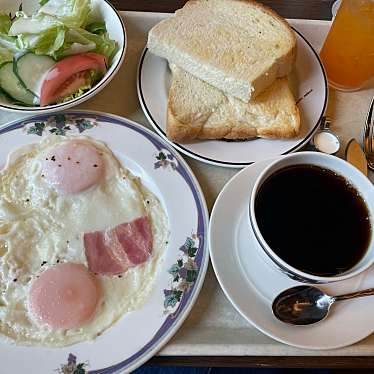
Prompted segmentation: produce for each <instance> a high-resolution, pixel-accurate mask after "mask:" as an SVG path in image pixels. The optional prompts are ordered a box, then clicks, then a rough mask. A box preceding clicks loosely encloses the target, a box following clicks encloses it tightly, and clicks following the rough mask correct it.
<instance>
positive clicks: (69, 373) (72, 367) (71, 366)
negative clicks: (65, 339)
mask: <svg viewBox="0 0 374 374" xmlns="http://www.w3.org/2000/svg"><path fill="white" fill-rule="evenodd" d="M87 366H88V364H87V363H85V362H81V363H79V364H77V357H76V356H74V355H73V354H72V353H70V354H69V357H68V363H67V364H64V365H61V366H60V368H58V369H57V372H58V373H60V374H87V371H86V367H87Z"/></svg>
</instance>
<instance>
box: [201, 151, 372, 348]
mask: <svg viewBox="0 0 374 374" xmlns="http://www.w3.org/2000/svg"><path fill="white" fill-rule="evenodd" d="M282 156H283V155H280V156H277V157H273V158H269V159H266V160H261V161H258V162H256V163H254V164H251V165H248V166H247V167H246V168H244V169H242V170H241V171H240V172H238V173H236V174H235V175H234V176H233V177H232V178H231V179H230V180H229V181H228V182H227V183H226V184H225V185H224V187H223V188H222V190H221V191H220V193H219V195H218V196H217V199H216V201H215V203H214V206H213V208H212V212H211V215H210V224H209V230H208V245H209V253H210V261H211V263H212V267H213V270H214V274H215V276H216V278H217V280H218V283H219V285H220V287H221V289H222V290H223V292H224V294H225V296H226V297H227V299H228V300H229V301H230V303H231V305H232V306H233V307H234V308H235V310H236V311H237V312H238V313H239V314H240V315H241V316H242V317H243V318H244V319H245V320H246V321H247V322H248V323H249V324H251V325H252V326H254V327H255V328H256V329H257V330H259V331H260V332H262V333H263V334H265V335H266V336H268V337H270V338H272V339H274V340H275V341H278V342H280V343H282V344H286V345H288V346H292V347H296V348H301V349H306V350H311V351H317V350H323V351H331V350H335V349H339V348H344V347H348V346H350V345H352V344H355V343H357V342H359V341H361V340H363V339H365V338H367V337H368V336H370V335H371V334H373V333H374V328H372V329H371V330H370V331H368V332H367V333H365V335H364V336H360V337H358V338H352V339H351V340H349V341H346V342H345V343H342V344H336V345H333V346H328V347H327V346H310V345H305V344H297V343H293V342H291V341H290V340H287V339H284V338H281V337H278V336H276V335H275V334H273V333H272V332H270V331H267V330H266V329H265V328H263V327H262V326H259V325H258V324H257V322H255V321H253V319H252V318H250V316H248V315H247V314H246V313H245V312H244V311H243V310H242V309H241V308H240V307H239V306H238V305H236V303H235V302H234V300H233V298H232V297H231V295H230V293H229V291H228V290H227V288H226V286H225V282H223V280H222V277H221V276H220V273H219V272H218V270H217V261H216V259H215V256H214V254H213V252H214V251H213V250H212V248H213V247H214V246H213V245H212V234H211V231H212V226H213V225H212V218H213V217H214V215H215V210H216V206H217V205H218V204H219V201H220V200H222V196H223V195H224V194H225V193H226V190H227V189H228V188H229V187H230V185H231V184H234V183H235V182H237V179H238V178H240V175H242V174H246V173H248V171H249V170H250V169H252V168H256V167H258V168H260V171H261V170H262V169H263V168H265V167H266V166H267V165H269V164H270V163H271V162H273V161H274V160H277V159H280V158H282ZM300 284H301V283H300ZM251 288H252V289H254V290H255V291H256V293H257V292H258V291H257V289H256V287H255V286H253V285H251ZM258 297H259V296H258Z"/></svg>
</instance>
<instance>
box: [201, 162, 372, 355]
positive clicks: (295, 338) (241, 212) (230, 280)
mask: <svg viewBox="0 0 374 374" xmlns="http://www.w3.org/2000/svg"><path fill="white" fill-rule="evenodd" d="M270 162H271V160H270V161H269V160H268V161H262V162H259V163H256V164H254V165H251V166H248V167H247V168H246V169H244V170H242V171H241V172H240V173H238V174H236V175H235V176H234V177H233V178H232V179H231V181H229V182H228V183H227V184H226V186H225V187H224V189H223V190H222V191H221V193H220V195H219V196H218V199H217V201H216V203H215V205H214V208H213V211H212V214H211V220H210V228H209V236H208V241H209V247H210V256H211V260H212V264H213V268H214V271H215V273H216V276H217V278H218V281H219V283H220V285H221V287H222V289H223V290H224V292H225V294H226V296H227V298H228V299H229V300H230V301H231V303H232V305H233V306H234V307H235V308H236V310H237V311H238V312H239V313H240V314H241V315H242V316H243V317H244V318H246V319H247V321H249V322H250V323H252V324H253V325H254V326H255V327H257V328H258V329H259V330H261V331H262V332H263V333H265V334H266V335H268V336H270V337H272V338H274V339H276V340H278V341H280V342H283V343H286V344H290V345H293V346H296V347H300V348H306V349H333V348H340V347H344V346H347V345H350V344H353V343H355V342H357V341H359V340H361V339H363V338H365V337H367V336H368V335H370V334H371V333H372V332H373V331H374V318H373V315H374V299H373V298H370V297H367V298H361V299H355V300H350V301H347V302H340V303H336V304H335V305H334V306H333V307H332V310H331V314H330V315H329V317H328V318H327V319H326V320H324V321H322V322H320V323H318V324H315V325H313V326H290V325H287V324H284V323H282V322H280V321H278V320H277V319H276V318H275V317H274V316H273V314H272V310H271V303H272V300H273V299H274V298H275V297H276V296H277V295H278V294H279V293H280V292H281V291H283V290H284V289H286V288H289V287H292V286H295V285H298V284H301V283H298V282H295V281H293V280H291V279H290V278H288V277H287V276H286V275H284V274H283V273H281V272H279V270H276V269H275V268H274V267H273V266H272V265H271V263H270V262H268V261H269V260H268V259H266V258H265V257H263V254H262V252H261V248H260V247H259V245H258V244H257V242H256V239H255V237H254V233H253V231H252V229H251V228H250V225H249V219H248V206H249V205H248V204H249V199H250V193H251V190H252V188H253V185H254V182H255V180H256V178H257V176H258V175H259V173H260V172H261V171H262V170H263V168H265V167H266V166H267V165H269V163H270ZM300 209H306V210H307V209H308V206H307V204H305V206H300ZM305 240H307V238H306V239H305ZM302 244H303V243H300V255H302V250H303V246H302ZM373 284H374V268H373V267H371V268H369V269H368V270H366V271H365V272H364V273H362V274H360V275H358V276H356V277H354V278H351V279H348V280H345V281H343V282H338V283H334V284H331V285H325V286H321V289H323V290H324V291H326V292H328V293H330V294H331V295H338V294H340V293H344V292H351V291H356V290H359V289H364V288H369V287H372V286H373Z"/></svg>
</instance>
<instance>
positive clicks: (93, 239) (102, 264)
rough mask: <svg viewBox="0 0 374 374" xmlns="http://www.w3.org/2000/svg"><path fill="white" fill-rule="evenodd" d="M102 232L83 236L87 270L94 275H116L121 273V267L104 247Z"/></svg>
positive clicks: (107, 247) (107, 248)
mask: <svg viewBox="0 0 374 374" xmlns="http://www.w3.org/2000/svg"><path fill="white" fill-rule="evenodd" d="M104 236H105V234H104V232H103V231H95V232H91V233H89V234H84V238H83V240H84V248H85V252H86V258H87V262H88V267H89V269H90V270H91V271H92V272H93V273H96V274H108V275H116V274H121V273H122V271H123V270H122V266H121V264H120V263H119V262H118V261H117V260H116V258H115V257H114V256H113V254H112V251H111V250H110V247H109V246H107V245H106V243H107V242H106V240H105V238H104Z"/></svg>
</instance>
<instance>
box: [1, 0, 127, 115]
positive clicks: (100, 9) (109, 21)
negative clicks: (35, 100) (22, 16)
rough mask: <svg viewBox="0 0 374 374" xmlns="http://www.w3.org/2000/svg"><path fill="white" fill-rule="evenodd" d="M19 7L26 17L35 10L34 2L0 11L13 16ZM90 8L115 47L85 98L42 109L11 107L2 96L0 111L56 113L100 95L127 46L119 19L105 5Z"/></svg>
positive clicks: (9, 4)
mask: <svg viewBox="0 0 374 374" xmlns="http://www.w3.org/2000/svg"><path fill="white" fill-rule="evenodd" d="M21 4H22V9H23V10H24V11H25V12H26V13H27V14H29V15H30V14H32V13H33V12H34V11H35V10H36V9H38V8H39V2H38V0H0V11H1V12H5V13H12V14H14V13H15V12H16V11H17V10H18V9H19V6H20V5H21ZM91 5H92V9H93V15H94V17H95V19H98V20H104V21H105V25H106V28H107V31H108V34H109V36H110V38H111V39H113V40H115V41H116V42H117V43H118V51H117V53H116V54H115V56H114V57H113V59H112V63H111V65H110V67H109V69H108V71H107V72H106V74H105V75H104V77H103V78H102V79H101V80H100V81H99V82H98V83H97V84H96V85H95V86H94V87H92V88H91V89H90V90H89V91H87V92H86V93H85V94H83V95H82V96H80V97H78V98H76V99H73V100H70V101H67V102H65V103H60V104H54V105H48V106H45V107H40V106H26V105H25V106H23V105H17V104H12V103H11V102H9V101H7V100H6V99H5V98H3V96H0V109H5V110H8V111H12V112H22V113H52V112H57V111H60V110H64V109H68V108H71V107H73V106H75V105H78V104H81V103H83V102H84V101H86V100H88V99H89V98H91V97H93V96H94V95H96V94H97V93H98V92H100V91H101V90H102V89H103V88H104V87H105V86H106V85H107V84H108V83H109V82H110V81H111V80H112V79H113V77H114V76H115V74H116V73H117V71H118V70H119V68H120V67H121V65H122V62H123V59H124V57H125V52H126V46H127V37H126V29H125V25H124V23H123V20H122V18H121V16H120V15H119V14H118V12H117V11H116V10H115V8H114V7H113V6H112V5H111V4H110V3H109V2H108V1H106V0H91Z"/></svg>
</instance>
